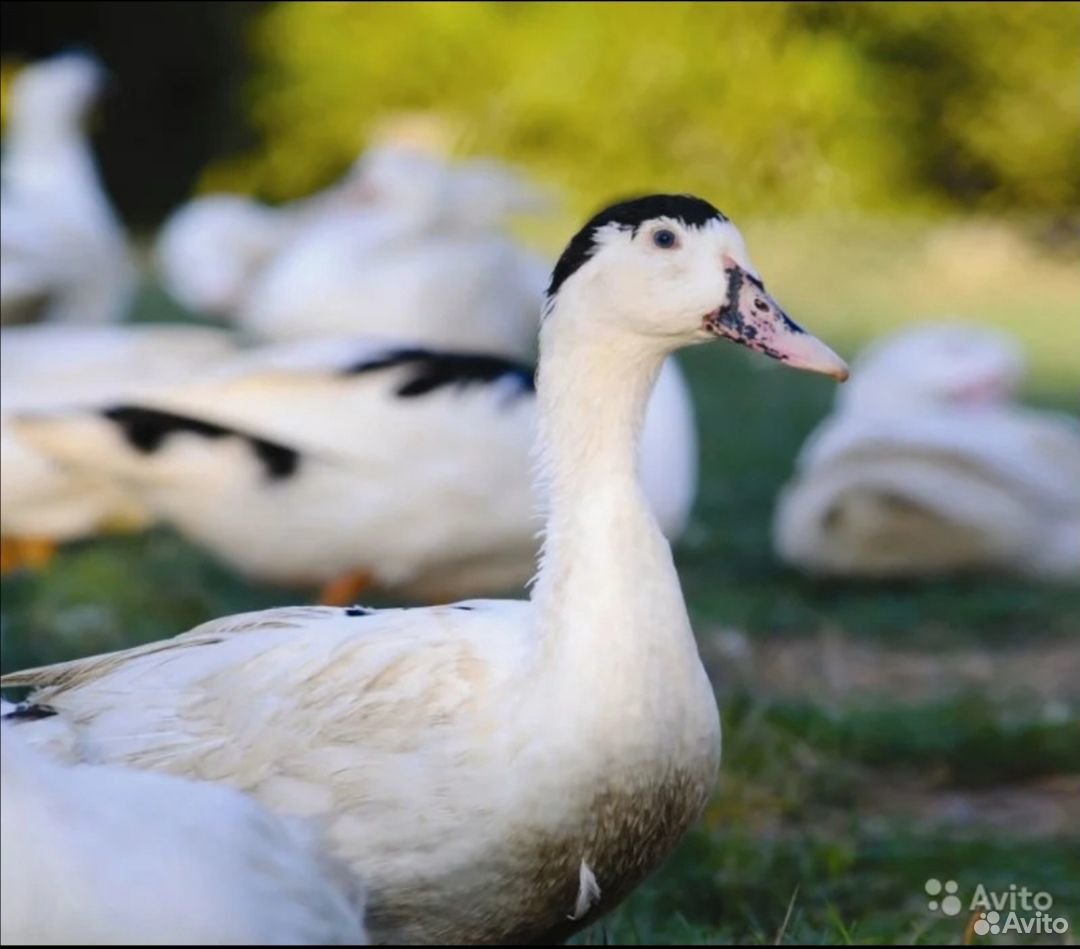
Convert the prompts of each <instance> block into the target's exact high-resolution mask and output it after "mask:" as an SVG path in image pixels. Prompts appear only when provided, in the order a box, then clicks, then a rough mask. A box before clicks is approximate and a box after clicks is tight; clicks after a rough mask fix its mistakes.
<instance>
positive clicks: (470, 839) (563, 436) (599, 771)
mask: <svg viewBox="0 0 1080 949" xmlns="http://www.w3.org/2000/svg"><path fill="white" fill-rule="evenodd" d="M717 337H721V338H727V339H731V340H735V341H737V342H740V343H742V344H744V345H747V346H750V347H752V348H756V349H760V350H763V351H765V352H768V353H769V354H770V355H772V356H773V357H774V358H777V359H780V360H782V361H784V362H786V363H788V364H789V365H792V366H796V367H802V368H806V369H811V370H816V371H820V372H827V373H829V374H831V375H835V376H837V377H840V378H842V377H843V376H844V375H846V370H845V368H844V365H843V363H842V361H841V360H840V359H839V358H838V357H837V356H836V355H835V354H833V353H832V352H831V351H830V350H829V349H828V348H827V347H825V346H824V345H823V344H821V343H820V342H818V341H817V340H816V339H814V337H812V336H810V335H808V334H807V333H805V332H803V331H802V330H801V329H799V327H797V326H796V325H795V324H794V323H792V322H791V321H790V320H789V319H788V318H787V316H786V315H785V314H784V313H783V311H782V310H780V308H779V307H778V306H777V305H776V303H775V302H774V301H773V300H772V299H771V298H770V297H769V296H768V294H767V293H766V292H765V290H764V287H763V286H762V284H761V281H760V280H759V278H758V276H757V274H756V272H755V271H754V269H753V267H752V265H751V263H750V261H749V258H748V256H747V252H746V247H745V245H744V243H743V240H742V237H741V235H740V234H739V232H738V230H737V229H736V228H735V226H734V225H733V224H731V223H730V222H729V221H728V220H727V219H726V218H725V217H724V216H723V215H722V214H720V212H719V211H717V210H716V209H715V208H714V207H712V206H711V205H710V204H708V203H707V202H705V201H702V200H700V199H698V198H691V197H686V196H668V195H654V196H651V197H648V198H641V199H637V200H633V201H628V202H625V203H622V204H619V205H615V206H612V207H611V208H608V209H607V210H605V211H603V212H601V213H600V214H598V215H597V216H596V217H594V218H593V219H592V220H591V221H589V222H588V223H587V224H586V226H585V227H584V228H583V229H582V230H581V231H580V232H579V233H578V234H577V235H576V236H575V237H574V238H573V240H572V241H571V242H570V243H569V245H568V246H567V248H566V250H565V252H564V253H563V255H562V257H561V258H560V260H559V263H558V264H557V266H556V268H555V272H554V275H553V277H552V281H551V284H550V291H549V297H548V305H547V309H546V316H545V318H544V321H543V326H542V330H541V340H540V370H539V378H538V393H537V399H538V403H539V410H538V411H539V425H538V435H537V446H538V453H539V467H540V471H541V473H542V481H543V485H544V495H545V497H546V498H547V500H548V510H547V515H546V527H545V540H544V551H543V555H542V556H541V558H540V567H539V574H538V577H537V580H536V583H535V585H534V586H533V589H532V596H531V598H530V599H529V600H527V601H524V602H519V601H498V600H491V601H484V600H474V601H472V602H467V603H459V604H457V605H454V606H443V607H431V608H426V609H414V610H379V611H367V610H364V609H362V608H352V609H344V610H340V609H328V608H315V607H309V608H294V609H278V610H268V611H265V612H260V613H249V614H245V615H242V616H234V617H230V618H227V619H222V620H218V621H215V622H212V623H208V624H206V625H204V626H202V627H199V628H198V629H196V630H193V631H192V632H190V633H188V634H186V635H184V636H181V637H179V638H177V639H174V640H171V641H166V642H160V643H154V644H152V645H149V646H143V647H140V648H137V649H133V650H128V651H125V652H121V653H114V654H112V655H107V656H100V657H95V658H90V659H84V660H78V661H75V662H72V663H66V664H62V665H60V666H55V667H51V668H48V669H43V670H38V671H36V672H24V673H18V674H15V675H11V676H7V677H6V678H5V679H3V680H2V681H0V684H2V685H5V686H39V687H41V688H40V690H39V692H37V693H36V694H35V695H34V696H33V697H32V702H33V703H38V705H37V707H38V708H39V712H40V714H43V715H48V714H49V713H50V712H55V714H53V715H52V716H51V717H50V718H46V719H42V720H40V721H33V720H26V719H27V718H29V716H30V715H32V714H33V713H32V711H31V709H32V708H33V707H34V706H33V705H32V706H31V709H26V710H25V711H24V716H23V717H24V721H23V722H22V723H21V724H20V726H19V728H20V731H22V732H23V733H25V734H26V735H27V737H28V740H30V741H33V742H36V741H43V742H49V741H50V740H52V739H54V736H55V735H56V733H57V731H62V730H68V731H69V735H70V736H71V737H73V738H74V739H75V743H74V744H73V745H69V747H75V748H77V749H78V754H79V755H80V756H82V757H83V758H85V759H86V760H91V761H112V762H117V763H126V764H129V765H135V766H140V767H147V768H152V769H160V770H166V771H170V772H173V773H176V774H186V775H192V776H197V777H201V778H204V779H210V780H220V781H223V782H226V783H228V784H231V785H233V786H235V787H238V788H240V789H243V790H247V791H250V792H251V793H252V794H253V795H254V796H255V797H256V798H257V799H258V800H259V801H260V802H261V803H263V804H264V805H266V806H268V807H270V808H271V809H272V810H276V811H279V812H282V813H286V814H301V813H302V814H305V815H308V816H321V817H324V818H325V819H326V820H327V821H328V822H329V829H328V834H329V842H330V845H331V847H332V849H333V851H334V853H335V854H336V855H337V856H339V857H341V858H343V859H344V860H346V861H347V862H348V863H349V864H350V865H351V866H352V867H353V869H354V871H355V872H356V874H357V876H358V877H359V878H361V879H363V880H365V881H366V883H367V884H368V917H367V919H368V926H369V928H370V931H371V935H372V938H373V940H374V941H375V942H391V943H414V944H415V943H425V942H426V943H438V944H440V945H442V944H456V943H466V944H483V943H510V944H523V943H530V942H535V943H543V944H550V943H551V941H558V940H562V939H564V938H566V937H567V936H569V935H570V934H572V933H573V932H574V931H576V930H578V929H580V928H582V927H584V926H587V925H588V924H590V923H592V922H593V921H594V920H596V919H597V918H598V917H600V916H601V915H603V914H604V913H606V912H607V911H609V910H610V909H611V908H612V907H614V906H615V905H617V904H618V903H619V902H620V901H621V900H622V899H623V898H624V897H625V896H626V895H627V894H628V893H629V892H630V891H631V890H632V889H633V888H634V887H635V886H637V885H638V884H639V883H640V882H641V881H642V880H643V879H644V878H645V877H646V876H647V875H648V873H649V872H650V871H651V870H653V869H654V868H655V867H656V866H657V865H658V864H659V863H660V862H661V861H662V860H663V859H664V858H665V857H666V856H667V854H668V853H669V852H670V851H671V850H672V848H673V847H674V846H675V844H676V843H677V842H678V841H679V840H680V838H681V837H682V835H683V833H684V832H685V830H686V829H687V827H688V826H689V825H690V824H691V823H692V822H693V821H694V819H695V818H696V816H697V814H698V813H699V812H700V810H701V808H702V807H703V805H704V804H705V802H706V801H707V799H708V797H709V794H710V791H711V789H712V785H713V781H714V778H715V773H716V768H717V763H718V760H719V751H720V743H719V739H720V733H719V721H718V717H717V710H716V704H715V700H714V698H713V693H712V688H711V686H710V684H709V680H708V678H707V677H706V675H705V670H704V668H703V667H702V664H701V661H700V659H699V657H698V652H697V647H696V644H695V641H694V636H693V632H692V630H691V628H690V623H689V620H688V617H687V614H686V608H685V605H684V603H683V598H682V591H681V590H680V588H679V579H678V575H677V574H676V572H675V567H674V564H673V562H672V557H671V549H670V547H669V546H668V543H667V541H666V540H665V539H664V536H663V534H662V533H661V531H660V529H659V527H658V525H657V524H656V521H655V520H654V518H653V516H652V514H651V512H650V510H649V507H648V505H647V504H646V502H645V498H644V495H643V493H642V489H641V486H640V483H639V480H638V475H637V467H638V465H637V457H638V450H637V441H638V437H639V433H640V430H641V426H642V423H643V420H644V416H645V411H646V401H647V398H648V394H649V391H650V389H651V388H652V384H653V382H654V380H655V378H656V375H657V374H658V372H659V371H660V366H661V363H662V362H663V360H664V358H665V357H666V356H667V355H668V354H669V353H671V352H672V351H673V350H675V349H677V348H679V347H681V346H687V345H691V344H694V343H700V342H705V341H706V340H709V339H715V338H717ZM238 447H242V446H238ZM148 696H152V701H147V697H148ZM41 703H47V705H48V706H49V707H48V709H45V708H41V707H40V704H41ZM54 747H55V745H54Z"/></svg>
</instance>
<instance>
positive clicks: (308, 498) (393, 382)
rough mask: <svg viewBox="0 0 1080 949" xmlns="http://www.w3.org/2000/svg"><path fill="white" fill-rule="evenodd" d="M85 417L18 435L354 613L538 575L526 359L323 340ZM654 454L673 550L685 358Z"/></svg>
mask: <svg viewBox="0 0 1080 949" xmlns="http://www.w3.org/2000/svg"><path fill="white" fill-rule="evenodd" d="M109 394H110V395H113V394H114V393H109ZM81 406H82V408H78V407H76V408H75V409H73V410H71V409H64V408H61V409H60V410H59V411H58V412H54V413H48V414H44V415H40V414H39V415H37V416H30V417H21V418H19V419H16V420H15V421H14V422H13V423H12V424H13V428H14V431H15V432H17V433H18V436H19V438H20V439H21V440H22V441H23V443H25V444H26V445H28V446H32V447H33V448H34V450H35V451H37V452H38V453H39V454H40V456H41V457H43V458H49V459H50V460H51V461H52V462H53V463H54V464H55V465H57V466H58V467H60V468H61V469H62V470H64V471H71V472H78V473H81V474H82V473H84V474H85V476H86V479H87V480H93V479H97V480H100V481H101V482H103V483H105V484H107V485H109V486H110V487H113V486H116V485H123V486H124V492H125V494H124V496H125V497H126V498H128V499H129V500H138V502H139V503H141V504H144V505H145V506H146V508H147V509H148V510H149V511H151V512H153V513H154V514H155V515H156V516H158V517H160V518H161V519H163V520H165V521H167V522H169V523H171V524H173V525H174V526H175V527H177V528H178V529H179V530H180V531H181V532H182V533H184V534H186V535H187V536H188V537H190V538H191V539H192V540H194V541H196V542H197V543H200V544H202V545H205V546H206V547H207V548H209V549H210V550H211V551H213V552H215V553H216V554H217V555H218V556H219V557H221V558H222V559H223V560H225V561H226V562H227V563H228V564H230V565H231V566H232V567H233V568H234V569H236V570H239V571H240V572H242V573H244V574H245V575H247V576H249V577H251V578H253V579H257V580H263V581H269V582H275V583H284V584H322V585H324V587H323V592H322V595H321V601H322V602H324V603H329V604H336V605H346V604H348V603H353V602H355V601H356V598H357V597H358V596H359V595H360V594H361V593H362V592H363V591H364V590H365V589H366V588H367V587H368V586H370V585H376V586H378V587H380V588H382V589H384V590H391V591H394V592H397V593H399V594H403V595H407V596H410V597H414V598H423V597H429V598H436V599H442V600H448V599H453V598H455V597H457V596H473V595H478V594H488V593H501V592H504V591H506V590H509V589H511V588H512V587H518V588H520V587H521V586H523V585H524V584H525V582H526V581H527V580H528V579H529V578H530V577H531V576H532V574H533V571H534V569H535V557H536V543H537V541H536V534H537V528H538V527H539V523H538V521H536V519H535V517H534V504H533V500H532V495H531V492H530V490H529V467H530V447H531V445H532V442H533V435H534V429H535V415H536V399H535V393H534V388H533V377H532V370H531V369H530V368H529V367H526V366H522V365H520V364H518V363H514V362H510V361H507V360H504V359H501V358H499V357H493V356H489V355H484V354H480V355H477V354H472V353H464V352H447V351H435V350H428V349H421V348H418V347H414V346H388V345H387V344H385V343H382V342H379V341H371V340H367V341H358V340H349V339H338V340H329V339H328V340H319V341H313V342H309V343H304V344H292V345H283V346H279V347H271V348H267V349H264V350H261V351H254V352H252V353H249V354H242V355H239V356H237V357H235V358H234V359H233V360H231V361H230V362H228V363H225V364H224V365H222V366H221V368H220V371H218V372H213V373H207V374H206V375H205V376H204V377H201V378H196V379H195V380H194V381H185V380H177V382H176V383H174V384H173V385H168V386H162V385H159V386H156V387H154V388H147V389H144V390H143V391H142V392H137V393H131V394H130V395H129V396H128V397H127V398H124V399H122V400H120V399H117V400H114V401H112V402H111V403H108V404H104V405H103V404H100V403H99V405H98V406H96V407H95V406H88V404H87V403H86V402H83V403H81ZM224 436H229V437H224ZM641 458H642V481H643V484H644V487H645V490H646V495H647V496H648V498H649V501H650V503H651V504H652V506H653V511H654V514H655V515H656V517H657V519H658V521H659V523H660V526H661V528H662V529H663V530H664V532H665V534H666V535H667V536H668V537H669V538H671V539H674V538H676V537H678V536H679V535H680V534H681V532H682V530H683V529H684V527H685V525H686V521H687V519H688V517H689V513H690V508H691V506H692V505H693V501H694V496H695V493H696V480H697V445H696V439H695V431H694V424H693V408H692V405H691V402H690V397H689V393H688V391H687V388H686V384H685V382H684V380H683V377H682V375H681V374H680V373H678V371H677V370H676V368H675V366H674V364H673V363H671V362H670V361H669V362H667V363H665V365H664V368H663V370H662V371H661V373H660V376H659V380H658V383H657V385H656V388H655V390H654V392H653V394H652V397H651V400H650V403H649V411H648V414H647V417H646V421H645V425H644V433H643V439H642V445H641Z"/></svg>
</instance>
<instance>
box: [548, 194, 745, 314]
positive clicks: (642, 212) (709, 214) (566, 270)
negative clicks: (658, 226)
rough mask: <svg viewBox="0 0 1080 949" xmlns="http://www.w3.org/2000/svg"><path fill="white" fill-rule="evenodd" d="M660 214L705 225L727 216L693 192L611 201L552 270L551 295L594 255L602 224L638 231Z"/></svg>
mask: <svg viewBox="0 0 1080 949" xmlns="http://www.w3.org/2000/svg"><path fill="white" fill-rule="evenodd" d="M661 217H663V218H671V219H673V220H676V221H681V222H682V223H683V224H685V225H686V226H687V227H702V226H704V225H705V224H708V223H709V221H726V220H728V218H727V216H726V215H725V214H724V213H723V212H722V211H720V210H718V209H717V208H715V207H713V206H712V205H711V204H709V202H708V201H706V200H705V199H704V198H696V197H694V195H692V194H649V195H645V196H643V197H639V198H627V199H625V200H623V201H619V202H617V203H615V204H612V205H610V206H609V207H606V208H604V210H602V211H599V212H598V213H596V214H594V215H593V216H592V217H591V218H590V219H589V220H588V222H586V224H585V226H584V227H583V228H582V229H581V230H580V231H578V232H577V233H576V234H575V235H574V236H573V237H572V238H571V239H570V243H569V244H567V245H566V249H565V250H564V251H563V252H562V255H561V256H560V257H559V260H558V262H557V263H556V264H555V269H554V270H553V271H552V273H551V282H550V283H549V284H548V288H547V295H548V298H549V299H550V298H551V297H553V296H555V294H556V293H558V292H559V287H561V286H562V285H563V283H564V282H565V281H566V279H567V278H568V277H570V276H571V275H572V274H574V273H575V272H577V270H579V269H580V267H581V265H582V264H584V263H585V262H586V261H587V260H588V259H589V258H590V257H591V256H592V255H593V253H594V252H595V250H596V248H597V243H596V235H597V232H598V231H600V230H601V228H604V227H607V226H608V225H609V224H614V225H616V226H617V227H622V228H626V229H627V230H630V231H634V232H636V231H637V229H638V228H639V227H640V226H641V225H642V224H644V223H645V222H646V221H652V220H655V219H656V218H661Z"/></svg>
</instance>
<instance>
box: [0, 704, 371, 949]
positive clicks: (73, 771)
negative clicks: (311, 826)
mask: <svg viewBox="0 0 1080 949" xmlns="http://www.w3.org/2000/svg"><path fill="white" fill-rule="evenodd" d="M16 714H17V713H16ZM0 735H2V740H3V756H2V763H0V802H2V806H0V825H2V827H3V835H2V838H0V839H2V852H3V860H2V864H0V865H2V871H0V874H2V882H3V889H4V901H3V905H2V907H0V937H2V939H3V942H4V944H5V945H9V944H22V945H27V944H29V945H61V944H82V945H86V944H91V945H138V944H144V945H145V944H150V945H160V944H163V943H164V944H170V943H171V944H199V945H223V944H224V945H245V944H247V945H250V944H253V943H254V944H266V943H270V944H279V945H282V944H286V945H287V944H304V945H319V944H334V945H342V944H349V945H358V944H363V943H366V935H365V932H364V928H363V923H362V903H361V901H360V900H358V899H357V898H356V897H355V896H354V895H353V894H352V893H351V891H350V889H349V884H348V883H347V880H346V878H344V877H343V875H342V873H341V871H340V870H339V869H338V868H337V867H335V866H334V865H333V863H332V861H330V860H327V859H326V858H325V857H323V856H322V855H321V854H320V853H319V850H318V848H317V847H316V846H315V844H314V843H313V841H314V840H315V839H316V838H315V836H314V835H313V834H312V833H311V832H310V831H308V830H306V829H305V828H304V827H302V826H301V825H300V824H299V823H296V824H290V823H289V822H286V821H284V820H281V819H280V818H277V817H274V816H273V815H271V814H270V813H268V812H267V811H265V810H264V809H263V808H261V807H259V806H258V805H257V804H256V803H255V802H254V801H252V800H251V799H250V798H248V797H247V796H245V795H243V794H241V793H240V792H237V791H233V790H231V789H229V788H225V787H221V786H215V785H211V784H207V783H202V782H196V781H190V780H187V779H184V778H175V777H171V776H169V775H161V774H152V773H149V772H145V771H136V770H133V769H125V768H118V767H114V766H101V765H65V764H62V763H59V762H55V761H52V760H50V759H49V758H47V757H45V756H43V755H41V754H40V753H38V752H35V751H34V750H33V749H31V748H29V747H27V746H26V745H24V744H23V743H22V741H21V740H20V739H19V737H18V734H17V729H14V728H12V727H11V726H10V725H5V726H4V727H3V730H2V732H0Z"/></svg>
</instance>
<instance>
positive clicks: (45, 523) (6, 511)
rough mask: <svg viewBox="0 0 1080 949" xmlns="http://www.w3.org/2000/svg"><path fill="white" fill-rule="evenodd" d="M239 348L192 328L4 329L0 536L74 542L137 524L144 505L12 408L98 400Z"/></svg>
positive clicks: (217, 334)
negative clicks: (26, 433)
mask: <svg viewBox="0 0 1080 949" xmlns="http://www.w3.org/2000/svg"><path fill="white" fill-rule="evenodd" d="M232 350H233V343H232V341H231V340H230V338H229V337H228V336H227V334H225V333H223V332H221V331H219V330H213V329H204V328H201V327H192V326H176V327H173V326H167V325H147V326H124V327H120V326H105V327H88V326H87V327H80V326H61V325H50V324H40V325H33V326H17V327H7V328H5V329H4V330H3V331H2V333H0V400H2V408H0V444H2V451H3V458H4V463H3V465H2V466H0V511H2V516H0V535H2V536H3V537H5V538H7V537H29V538H38V539H46V538H47V539H49V540H52V541H68V540H74V539H76V538H79V537H83V536H86V535H88V534H92V533H96V532H97V531H99V530H101V529H105V528H108V527H110V526H113V527H125V528H134V527H139V526H144V525H145V524H146V523H148V522H149V520H150V514H149V512H148V511H147V510H146V508H145V507H144V506H143V505H142V504H140V503H138V502H137V501H136V500H135V499H134V498H133V497H132V496H131V493H130V492H128V491H126V490H124V489H123V488H122V487H120V486H119V485H118V484H117V482H116V480H115V479H114V478H112V477H110V476H109V475H108V474H106V473H104V472H102V471H99V470H97V471H96V470H88V469H82V470H79V469H75V468H72V467H70V466H66V465H64V464H63V463H61V462H58V461H57V460H55V459H52V458H50V457H48V456H46V455H44V454H42V453H40V452H38V451H36V450H35V449H34V448H33V446H32V445H31V444H29V443H28V442H27V441H26V440H25V439H23V438H21V437H19V435H18V434H17V433H16V432H15V431H14V429H13V427H12V423H11V418H12V415H13V414H16V413H19V412H33V411H44V410H49V409H52V410H55V409H58V408H59V407H61V406H63V407H65V408H69V409H70V408H71V407H73V406H81V405H85V404H94V403H95V402H96V401H97V400H100V399H103V398H113V397H117V396H118V395H119V394H120V393H122V392H124V391H127V390H128V389H129V388H131V387H136V386H138V384H139V382H140V380H142V381H145V380H147V379H155V380H164V379H169V378H176V377H177V376H182V375H184V374H186V373H188V372H191V371H193V369H194V367H196V366H202V365H205V364H207V363H209V362H212V361H213V360H214V359H218V358H221V357H222V356H224V355H225V354H227V353H229V352H231V351H232Z"/></svg>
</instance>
